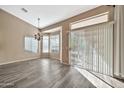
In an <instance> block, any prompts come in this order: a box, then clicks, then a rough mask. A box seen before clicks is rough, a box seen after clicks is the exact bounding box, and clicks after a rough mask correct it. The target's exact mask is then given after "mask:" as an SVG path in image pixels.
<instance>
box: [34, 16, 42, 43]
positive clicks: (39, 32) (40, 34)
mask: <svg viewBox="0 0 124 93" xmlns="http://www.w3.org/2000/svg"><path fill="white" fill-rule="evenodd" d="M37 20H38V32H37V33H36V34H35V35H34V38H35V39H36V40H38V41H40V40H41V39H42V38H43V34H42V33H41V29H40V27H39V24H40V18H38V19H37Z"/></svg>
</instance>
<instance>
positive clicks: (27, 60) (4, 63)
mask: <svg viewBox="0 0 124 93" xmlns="http://www.w3.org/2000/svg"><path fill="white" fill-rule="evenodd" d="M39 58H40V57H34V58H27V59H22V60H15V61H9V62H4V63H0V65H6V64H11V63H16V62H23V61H28V60H33V59H39Z"/></svg>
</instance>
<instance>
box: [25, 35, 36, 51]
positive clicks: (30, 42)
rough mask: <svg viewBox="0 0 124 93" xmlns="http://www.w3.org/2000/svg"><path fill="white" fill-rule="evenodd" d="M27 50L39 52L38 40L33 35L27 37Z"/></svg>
mask: <svg viewBox="0 0 124 93" xmlns="http://www.w3.org/2000/svg"><path fill="white" fill-rule="evenodd" d="M25 50H26V51H30V52H33V53H37V50H38V41H37V40H35V39H34V38H33V37H25Z"/></svg>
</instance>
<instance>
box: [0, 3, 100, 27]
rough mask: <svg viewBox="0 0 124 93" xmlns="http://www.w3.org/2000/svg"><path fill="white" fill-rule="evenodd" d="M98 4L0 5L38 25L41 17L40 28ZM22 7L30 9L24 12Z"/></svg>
mask: <svg viewBox="0 0 124 93" xmlns="http://www.w3.org/2000/svg"><path fill="white" fill-rule="evenodd" d="M97 6H98V5H0V8H1V9H3V10H5V11H7V12H9V13H11V14H13V15H15V16H16V17H18V18H20V19H22V20H24V21H26V22H28V23H30V24H32V25H34V26H36V27H37V25H38V22H37V18H38V17H39V18H40V28H43V27H45V26H48V25H51V24H54V23H56V22H59V21H62V20H65V19H67V18H69V17H72V16H75V15H78V14H80V13H82V12H85V11H88V10H90V9H93V8H95V7H97ZM21 8H25V9H26V10H28V12H27V13H25V12H23V11H22V10H21Z"/></svg>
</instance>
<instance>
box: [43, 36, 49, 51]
mask: <svg viewBox="0 0 124 93" xmlns="http://www.w3.org/2000/svg"><path fill="white" fill-rule="evenodd" d="M48 52H49V36H43V53H48Z"/></svg>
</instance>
